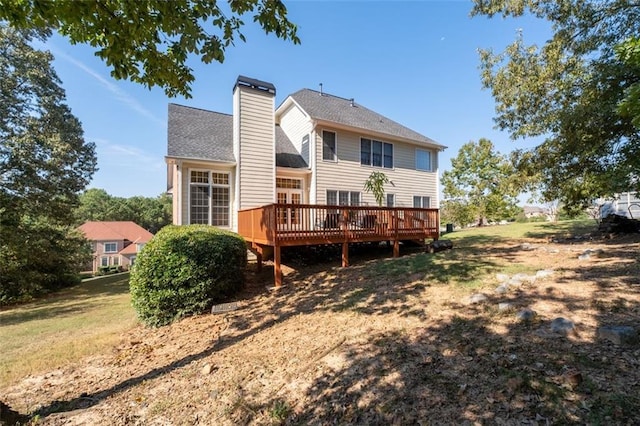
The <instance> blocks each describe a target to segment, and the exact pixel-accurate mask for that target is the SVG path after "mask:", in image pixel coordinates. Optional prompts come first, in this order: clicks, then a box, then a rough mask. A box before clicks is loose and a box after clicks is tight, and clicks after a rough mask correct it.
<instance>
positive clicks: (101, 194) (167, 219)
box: [75, 188, 172, 234]
mask: <svg viewBox="0 0 640 426" xmlns="http://www.w3.org/2000/svg"><path fill="white" fill-rule="evenodd" d="M75 215H76V220H77V223H78V225H81V224H82V223H84V222H86V221H90V220H97V221H102V220H106V221H112V220H114V221H121V220H130V221H133V222H135V223H137V224H138V225H140V226H142V227H143V228H145V229H146V230H148V231H149V232H151V233H152V234H155V233H156V232H158V231H159V230H160V229H161V228H162V227H163V226H165V225H169V224H171V215H172V204H171V197H169V196H168V195H167V194H162V195H159V196H158V197H155V198H152V197H141V196H135V197H130V198H123V197H114V196H112V195H109V194H108V193H107V191H105V190H104V189H98V188H91V189H88V190H86V191H85V192H84V193H82V195H80V205H79V206H78V208H77V209H76V211H75Z"/></svg>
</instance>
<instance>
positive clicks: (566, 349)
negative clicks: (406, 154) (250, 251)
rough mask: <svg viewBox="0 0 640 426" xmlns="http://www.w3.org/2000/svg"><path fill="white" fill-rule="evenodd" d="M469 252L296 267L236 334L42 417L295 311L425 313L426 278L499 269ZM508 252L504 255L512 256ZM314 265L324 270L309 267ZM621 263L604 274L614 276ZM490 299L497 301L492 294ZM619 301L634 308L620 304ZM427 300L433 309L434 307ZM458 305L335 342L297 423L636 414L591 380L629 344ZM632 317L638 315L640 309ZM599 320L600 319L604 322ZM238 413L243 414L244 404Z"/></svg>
mask: <svg viewBox="0 0 640 426" xmlns="http://www.w3.org/2000/svg"><path fill="white" fill-rule="evenodd" d="M470 253H471V251H467V250H464V249H454V250H453V251H451V252H443V253H438V254H436V255H428V254H424V253H419V254H412V255H409V256H404V257H401V258H398V259H384V260H377V261H370V260H369V259H368V258H367V255H363V257H362V258H359V257H358V255H355V256H353V257H352V262H353V265H352V266H351V267H349V268H340V267H329V268H328V267H327V266H331V265H335V264H336V263H335V262H332V263H330V264H327V263H325V264H320V265H315V266H314V267H313V268H311V269H301V270H298V271H293V272H292V273H290V275H288V277H287V280H286V282H289V283H290V282H291V281H293V280H295V281H296V285H295V286H294V285H292V284H289V286H287V287H284V288H283V289H281V290H279V291H277V292H274V293H272V294H271V296H270V298H269V302H268V303H264V304H260V305H258V306H255V307H252V308H250V311H248V312H244V313H239V314H237V315H231V316H229V317H228V322H229V324H230V327H231V328H233V329H235V330H237V334H235V335H232V336H224V337H223V338H220V339H218V340H217V341H216V343H213V344H212V345H210V346H209V347H207V348H205V349H204V350H201V351H199V352H196V353H192V354H188V355H186V356H183V357H181V358H179V359H176V360H174V361H172V362H170V363H168V364H166V365H164V366H162V367H158V368H154V369H151V370H149V371H148V372H147V373H145V374H141V375H138V376H136V377H132V378H130V379H127V380H124V381H122V382H120V383H117V384H114V385H113V386H111V387H108V388H106V389H103V390H99V391H96V392H93V393H91V394H87V393H81V392H82V389H77V390H76V392H77V394H78V395H79V396H77V397H75V398H72V399H70V400H67V401H54V402H51V403H50V404H49V405H48V406H45V407H42V408H41V409H40V410H38V412H36V413H33V414H34V415H36V414H39V415H40V416H43V417H44V416H47V415H48V414H50V413H53V412H59V411H72V410H76V409H79V408H88V407H91V406H93V405H96V404H98V403H99V402H101V401H103V400H104V399H107V398H109V397H111V396H113V395H115V394H118V393H120V392H122V391H124V390H126V389H129V388H131V387H134V386H136V385H138V384H141V383H143V382H145V381H149V380H153V379H157V378H159V377H162V376H163V375H164V374H166V373H168V372H170V371H173V370H175V369H177V368H181V367H184V366H186V365H189V364H192V363H194V362H196V361H198V360H201V359H204V358H206V357H208V356H209V355H211V354H213V353H214V352H216V351H221V350H223V349H225V348H227V347H231V346H233V345H235V344H237V343H239V342H242V341H243V340H245V339H247V338H249V337H251V336H253V335H255V334H257V333H260V332H262V331H265V330H268V329H270V328H272V327H274V326H276V325H278V324H281V323H283V322H284V321H286V320H288V319H290V318H292V317H293V316H297V315H307V314H311V313H313V312H315V311H318V310H324V311H330V312H340V311H345V310H353V311H355V312H358V313H360V314H363V315H381V314H383V313H396V314H398V315H401V316H418V317H420V316H422V315H424V314H425V310H424V309H416V307H415V304H413V303H412V300H411V299H412V298H413V297H414V296H416V295H418V294H419V293H421V292H422V291H423V290H424V289H425V287H426V286H432V285H465V282H468V281H473V279H474V278H476V277H478V276H481V275H483V274H487V273H491V272H493V271H494V270H495V269H496V268H498V267H499V265H497V264H495V263H493V262H492V261H490V260H487V259H484V258H482V257H481V256H471V255H470ZM508 254H509V252H508V250H507V251H505V256H507V258H506V259H507V260H508ZM618 254H619V255H621V256H622V255H624V256H627V257H629V259H630V258H631V257H633V256H636V254H635V253H633V250H623V253H617V254H616V255H618ZM634 258H635V257H634ZM310 270H311V271H312V270H317V271H323V272H321V273H320V272H316V273H313V272H311V273H310V272H308V271H310ZM305 271H306V272H305ZM615 271H616V270H615V269H610V270H607V271H606V272H607V273H608V274H615V273H616V272H615ZM272 273H273V270H272V268H269V267H265V268H264V270H263V271H262V272H261V273H260V274H257V275H256V276H254V277H253V281H252V285H250V286H249V288H248V289H247V290H246V292H245V294H244V298H250V297H252V296H253V295H255V294H258V293H260V294H264V286H265V284H272V283H273V281H272V279H273V275H272ZM578 273H584V274H587V273H588V272H587V271H584V272H580V271H579V272H578ZM617 273H618V278H620V279H622V280H623V281H624V279H632V278H629V277H631V275H628V274H627V273H626V272H625V273H624V274H625V275H624V276H623V275H622V272H620V271H619V270H618V272H617ZM583 278H584V277H583ZM610 279H614V278H613V277H611V278H610ZM609 284H610V283H609ZM630 284H631V283H630ZM606 285H607V283H603V285H602V287H603V288H606ZM544 290H545V289H544V288H540V289H538V291H531V292H530V294H529V296H526V295H521V299H520V302H519V303H521V304H523V305H522V306H525V305H526V303H527V301H528V300H537V301H548V302H561V303H563V305H564V306H565V309H566V311H567V312H568V313H569V315H570V312H572V311H575V310H578V309H584V306H585V304H587V305H588V304H589V303H591V302H590V301H589V300H586V299H585V298H581V297H576V298H572V299H569V298H567V297H565V296H557V295H556V294H553V293H548V292H545V291H544ZM527 297H529V298H530V299H527ZM585 297H586V296H585ZM490 301H491V302H497V301H498V300H497V299H496V300H493V297H492V298H491V300H490ZM426 303H428V301H427V302H426ZM617 303H618V304H619V305H620V306H623V307H627V306H626V305H623V303H624V302H617ZM422 308H428V305H424V306H422ZM605 308H606V307H605ZM632 308H633V309H632V310H631V312H632V313H633V312H636V311H635V308H637V307H632ZM455 309H458V310H459V316H455V317H453V319H451V320H450V321H444V322H442V323H440V324H438V325H434V326H430V327H425V328H424V329H423V330H422V331H420V332H418V333H411V334H405V333H404V332H402V331H398V330H396V331H392V332H378V333H374V334H372V335H370V336H369V337H368V339H367V343H348V342H346V343H345V344H344V345H342V346H341V347H340V355H341V357H342V359H343V362H342V365H340V366H335V365H334V366H333V367H331V368H324V370H323V371H322V372H321V373H320V375H319V377H318V378H317V379H315V380H314V382H313V383H312V385H311V386H310V387H309V388H306V389H307V390H306V391H305V394H304V395H302V396H300V397H297V398H296V400H295V401H294V400H292V401H291V402H290V403H289V404H290V405H291V406H293V405H296V403H297V402H296V401H303V400H306V401H313V404H305V405H304V406H303V407H302V408H301V409H300V410H299V411H296V414H295V418H291V419H290V420H291V421H292V422H298V423H300V424H307V423H316V424H324V423H327V424H329V423H331V424H333V423H347V424H349V423H358V424H394V423H398V424H415V423H417V422H418V421H420V420H424V419H428V418H431V413H432V412H437V413H439V414H442V413H443V410H445V411H446V417H444V418H440V419H439V420H440V421H442V422H443V423H464V422H479V423H495V422H497V421H498V420H500V421H503V420H504V421H510V420H509V419H519V421H520V422H524V421H534V420H535V421H542V422H544V421H548V422H551V423H576V422H577V423H585V422H588V423H602V422H605V421H607V419H609V420H612V421H613V422H614V423H616V422H627V423H630V424H633V423H635V422H640V417H639V414H638V413H640V400H639V398H638V395H637V394H635V393H634V389H633V388H632V387H625V386H622V385H619V384H618V382H613V383H604V387H599V386H600V384H599V383H596V378H601V377H602V378H604V377H607V374H610V368H611V366H610V365H609V363H606V362H602V361H599V360H600V359H601V358H600V357H599V356H598V355H596V356H595V357H594V356H592V354H599V353H601V352H603V351H606V352H607V354H608V356H609V357H610V358H611V359H616V360H621V361H620V362H622V363H625V362H627V361H625V360H627V359H630V358H628V357H627V355H628V354H627V348H617V347H612V346H611V345H609V344H607V343H603V342H588V341H579V342H574V341H569V340H568V339H565V338H563V337H560V336H558V337H557V338H554V339H553V340H548V339H547V338H545V337H540V336H539V335H537V334H536V330H538V329H540V328H541V327H546V326H547V325H548V324H546V321H547V320H548V319H538V320H536V321H534V322H532V323H518V322H516V321H507V322H505V321H502V322H501V326H502V328H504V329H506V331H504V332H497V331H495V330H496V328H495V327H493V326H494V321H495V318H494V317H497V318H501V317H500V316H501V315H505V314H501V313H498V312H496V310H495V308H493V307H492V305H491V304H487V305H483V306H456V307H455ZM603 315H604V313H603ZM632 315H634V316H633V318H634V321H637V320H638V313H636V314H632ZM599 321H603V319H602V318H599ZM514 336H516V337H514ZM616 362H617V361H616ZM568 368H577V369H579V370H580V371H582V372H583V373H584V376H585V377H586V378H587V379H586V380H585V383H584V384H583V385H581V387H579V388H578V389H577V390H576V389H573V390H572V392H573V393H572V396H571V399H569V400H567V399H566V398H565V396H567V394H568V390H569V389H567V387H566V386H565V384H564V383H563V382H562V380H561V379H557V378H558V377H562V375H563V374H564V373H566V372H567V371H568V370H567V369H568ZM621 371H625V377H628V378H629V380H631V381H632V380H634V379H635V380H640V377H638V370H637V368H635V369H634V368H633V367H632V366H631V364H629V365H627V364H625V365H624V368H623V369H622V370H621ZM591 378H593V379H591ZM605 381H606V380H605ZM576 394H577V397H576V396H575V395H576ZM273 398H274V400H273V401H270V402H268V403H267V404H265V405H264V406H256V407H253V409H252V411H251V412H247V413H246V415H247V422H248V423H249V422H250V421H251V416H252V415H255V413H260V412H264V411H265V410H268V409H269V408H270V407H271V405H272V403H274V404H275V403H276V402H278V403H279V404H282V401H283V400H282V398H281V397H280V396H279V395H274V396H273ZM478 401H482V404H478ZM485 401H486V403H485ZM567 401H568V402H567ZM285 402H286V401H285ZM442 406H445V407H446V408H445V409H443V408H442ZM237 409H238V410H242V407H239V408H237ZM252 413H253V414H252Z"/></svg>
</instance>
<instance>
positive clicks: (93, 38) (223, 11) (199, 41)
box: [0, 0, 300, 97]
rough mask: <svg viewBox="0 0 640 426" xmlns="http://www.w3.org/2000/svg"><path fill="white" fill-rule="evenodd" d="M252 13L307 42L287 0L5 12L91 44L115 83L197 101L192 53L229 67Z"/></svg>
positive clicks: (114, 0)
mask: <svg viewBox="0 0 640 426" xmlns="http://www.w3.org/2000/svg"><path fill="white" fill-rule="evenodd" d="M247 15H248V16H250V17H251V19H252V20H253V21H254V22H255V23H257V24H258V25H260V27H262V29H263V30H264V31H265V32H266V33H267V34H269V33H273V34H275V35H276V37H279V38H281V39H284V40H291V41H292V42H293V43H294V44H299V43H300V40H299V38H298V36H297V28H296V26H295V25H294V24H293V23H291V22H289V20H288V19H287V9H286V7H285V6H284V4H283V3H282V1H280V0H227V2H223V1H217V0H172V1H165V0H145V1H132V0H101V1H75V0H57V1H49V0H24V1H9V2H3V4H2V8H0V20H5V21H8V22H9V24H10V25H12V26H14V27H16V28H20V29H37V30H41V31H45V32H50V31H52V30H56V31H58V32H60V34H62V35H64V36H66V37H67V38H68V39H69V41H70V42H71V43H73V44H76V43H88V44H90V45H91V46H92V47H94V48H96V49H97V50H96V55H97V56H98V57H100V58H101V59H102V60H104V61H105V62H106V64H107V65H108V66H110V67H111V69H112V70H111V75H112V76H113V77H114V78H117V79H130V80H131V81H134V82H137V83H142V84H144V85H145V86H147V87H149V88H151V87H153V86H156V85H157V86H160V87H162V88H163V89H164V90H165V92H166V94H167V95H168V96H170V97H173V96H176V95H184V96H185V97H190V91H191V83H192V82H193V81H194V79H195V78H194V76H193V70H192V69H191V68H190V67H189V66H188V65H187V59H188V57H189V55H190V54H195V55H199V56H200V59H201V60H202V62H204V63H207V64H208V63H211V62H212V61H214V60H215V61H217V62H220V63H222V62H223V61H224V59H225V50H226V48H227V47H229V46H230V45H233V44H234V43H235V41H236V39H240V40H242V41H245V36H244V35H243V34H242V33H241V32H240V29H241V28H242V26H243V25H244V21H243V19H244V17H245V16H247Z"/></svg>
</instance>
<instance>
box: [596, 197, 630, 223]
mask: <svg viewBox="0 0 640 426" xmlns="http://www.w3.org/2000/svg"><path fill="white" fill-rule="evenodd" d="M597 204H598V205H599V206H600V217H601V218H604V217H607V216H609V215H610V214H617V215H619V216H626V217H628V218H630V219H640V193H637V192H623V193H620V194H616V195H615V196H614V197H613V198H612V199H606V200H605V199H600V200H598V202H597Z"/></svg>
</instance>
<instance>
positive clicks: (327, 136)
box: [322, 130, 338, 161]
mask: <svg viewBox="0 0 640 426" xmlns="http://www.w3.org/2000/svg"><path fill="white" fill-rule="evenodd" d="M336 153H337V147H336V134H335V132H329V131H327V130H323V131H322V159H323V160H328V161H337V160H338V156H337V154H336Z"/></svg>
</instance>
